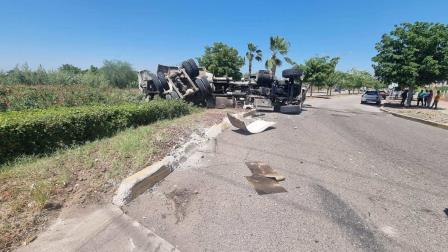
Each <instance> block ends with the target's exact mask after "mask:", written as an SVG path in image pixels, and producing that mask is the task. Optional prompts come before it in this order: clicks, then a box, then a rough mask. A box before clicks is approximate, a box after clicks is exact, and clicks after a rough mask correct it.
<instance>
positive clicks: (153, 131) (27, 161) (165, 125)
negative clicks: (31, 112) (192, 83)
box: [0, 109, 222, 250]
mask: <svg viewBox="0 0 448 252" xmlns="http://www.w3.org/2000/svg"><path fill="white" fill-rule="evenodd" d="M221 120H222V113H221V112H214V111H204V110H201V109H195V110H194V111H193V113H192V114H191V115H187V116H184V117H180V118H176V119H173V120H161V121H158V122H155V123H153V124H150V125H148V126H142V127H138V128H129V129H126V130H123V131H121V132H119V133H117V134H116V135H114V136H112V137H109V138H103V139H99V140H94V141H91V142H88V143H86V144H84V145H75V146H71V147H67V148H64V149H58V150H57V151H56V152H54V153H52V154H46V155H45V156H33V155H27V156H23V157H21V158H19V159H17V160H15V162H10V163H5V164H2V165H0V204H1V208H0V248H4V249H5V250H9V249H8V248H12V247H16V246H18V245H20V244H23V243H27V242H30V241H31V240H33V239H34V238H35V237H36V234H37V233H38V232H39V231H40V230H42V229H43V228H44V227H45V224H46V223H47V221H48V219H50V218H52V217H53V216H54V215H55V213H57V211H55V210H57V209H59V208H61V207H70V206H85V205H90V204H101V203H104V202H109V201H110V199H111V198H112V194H113V192H114V191H115V189H116V188H117V186H118V185H119V183H120V181H121V180H122V179H123V178H125V177H127V176H129V175H131V174H133V173H135V172H137V171H139V170H140V169H142V168H144V167H146V166H148V165H150V164H152V163H153V162H155V161H157V160H160V159H161V158H162V157H164V156H165V155H167V154H168V153H169V152H170V151H171V150H172V149H173V148H174V147H176V146H177V145H179V144H182V142H183V141H184V139H186V138H188V137H189V136H190V135H191V133H192V132H197V133H198V134H202V133H203V130H204V128H206V127H209V126H211V125H213V124H214V123H217V122H220V121H221Z"/></svg>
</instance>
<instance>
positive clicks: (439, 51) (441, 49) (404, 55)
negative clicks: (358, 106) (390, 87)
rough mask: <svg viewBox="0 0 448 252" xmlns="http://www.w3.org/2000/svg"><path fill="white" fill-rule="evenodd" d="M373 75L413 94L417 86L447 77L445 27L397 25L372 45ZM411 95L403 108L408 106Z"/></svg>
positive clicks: (447, 52) (446, 30)
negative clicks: (373, 48)
mask: <svg viewBox="0 0 448 252" xmlns="http://www.w3.org/2000/svg"><path fill="white" fill-rule="evenodd" d="M375 49H376V50H377V51H378V54H377V55H376V56H375V57H373V58H372V60H373V62H375V64H374V65H373V68H374V69H375V75H376V76H377V77H378V78H379V79H380V80H381V81H383V82H385V83H398V85H399V86H401V87H402V88H404V87H409V93H411V94H412V93H413V91H414V88H415V87H417V86H423V85H428V84H431V83H433V82H438V81H443V80H446V79H447V78H448V26H447V25H444V24H439V23H427V22H415V23H403V24H400V25H396V26H395V28H394V30H393V31H391V32H390V33H389V34H384V35H383V37H382V38H381V41H380V42H378V43H377V44H376V46H375ZM411 101H412V96H411V95H409V96H408V100H407V103H406V105H407V106H410V105H411Z"/></svg>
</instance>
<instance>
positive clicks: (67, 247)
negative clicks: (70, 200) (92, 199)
mask: <svg viewBox="0 0 448 252" xmlns="http://www.w3.org/2000/svg"><path fill="white" fill-rule="evenodd" d="M17 251H20V252H22V251H23V252H26V251H30V252H31V251H55V252H57V251H109V252H113V251H117V252H118V251H142V252H143V251H178V250H177V249H176V247H174V246H173V245H171V244H170V243H168V242H167V241H165V240H164V239H162V238H160V237H159V236H157V235H156V234H154V233H153V232H152V231H150V230H149V229H147V228H145V227H143V226H142V225H140V223H138V222H137V221H135V220H134V219H132V218H130V217H129V216H127V215H126V214H124V213H123V212H122V211H121V210H120V209H119V208H118V207H116V206H113V205H106V206H103V207H101V208H99V209H86V210H84V209H73V210H72V211H71V213H67V214H66V216H62V217H61V218H59V219H58V220H57V221H56V222H55V223H54V224H53V225H52V226H50V227H49V228H48V230H46V231H45V232H44V233H42V234H41V235H39V237H38V238H37V239H36V240H35V241H34V242H32V243H31V244H30V245H29V246H27V247H21V248H19V249H18V250H17Z"/></svg>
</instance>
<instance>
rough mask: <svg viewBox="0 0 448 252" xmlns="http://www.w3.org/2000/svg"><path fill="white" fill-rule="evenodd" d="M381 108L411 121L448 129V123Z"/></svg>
mask: <svg viewBox="0 0 448 252" xmlns="http://www.w3.org/2000/svg"><path fill="white" fill-rule="evenodd" d="M380 110H381V111H383V112H386V113H389V114H391V115H394V116H396V117H400V118H404V119H408V120H411V121H414V122H419V123H424V124H427V125H431V126H434V127H437V128H441V129H446V130H448V125H446V124H441V123H438V122H434V121H431V120H425V119H420V118H417V117H412V116H407V115H402V114H399V113H395V112H392V111H390V110H388V109H385V108H380Z"/></svg>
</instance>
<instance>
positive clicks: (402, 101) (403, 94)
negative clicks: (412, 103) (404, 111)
mask: <svg viewBox="0 0 448 252" xmlns="http://www.w3.org/2000/svg"><path fill="white" fill-rule="evenodd" d="M408 92H409V90H407V89H406V90H404V91H403V93H401V103H400V104H401V106H404V102H405V101H406V98H407V97H408Z"/></svg>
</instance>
